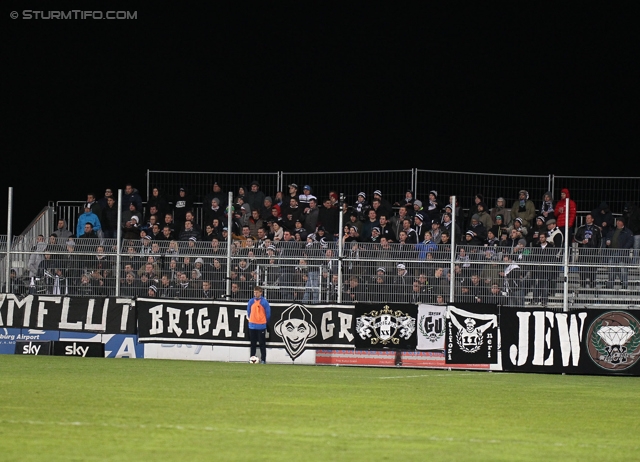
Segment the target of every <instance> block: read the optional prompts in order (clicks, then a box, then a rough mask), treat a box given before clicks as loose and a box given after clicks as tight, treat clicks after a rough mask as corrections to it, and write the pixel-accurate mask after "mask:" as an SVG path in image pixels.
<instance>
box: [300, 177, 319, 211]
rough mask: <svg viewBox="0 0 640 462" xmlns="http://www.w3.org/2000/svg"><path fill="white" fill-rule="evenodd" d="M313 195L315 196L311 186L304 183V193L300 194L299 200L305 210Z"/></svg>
mask: <svg viewBox="0 0 640 462" xmlns="http://www.w3.org/2000/svg"><path fill="white" fill-rule="evenodd" d="M312 197H315V196H314V195H313V194H311V186H309V185H308V184H306V185H304V186H303V187H302V194H300V195H298V202H299V203H300V207H302V210H303V211H304V209H306V208H307V207H308V206H309V200H311V198H312Z"/></svg>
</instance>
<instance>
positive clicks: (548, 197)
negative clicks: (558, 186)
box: [540, 191, 555, 222]
mask: <svg viewBox="0 0 640 462" xmlns="http://www.w3.org/2000/svg"><path fill="white" fill-rule="evenodd" d="M540 215H542V216H543V217H544V221H545V222H546V221H547V220H548V219H549V218H553V217H555V213H554V205H553V194H552V193H551V191H547V192H546V193H544V194H543V195H542V203H541V204H540Z"/></svg>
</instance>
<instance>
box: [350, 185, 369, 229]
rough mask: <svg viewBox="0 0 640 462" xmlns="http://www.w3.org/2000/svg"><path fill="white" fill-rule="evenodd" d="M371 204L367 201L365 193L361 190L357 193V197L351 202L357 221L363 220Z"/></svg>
mask: <svg viewBox="0 0 640 462" xmlns="http://www.w3.org/2000/svg"><path fill="white" fill-rule="evenodd" d="M370 208H371V206H370V205H369V202H367V195H366V194H365V193H363V192H360V193H358V198H357V199H356V202H355V203H354V204H353V211H354V213H355V214H356V216H357V217H358V221H360V222H364V221H365V220H366V217H367V213H368V212H369V209H370Z"/></svg>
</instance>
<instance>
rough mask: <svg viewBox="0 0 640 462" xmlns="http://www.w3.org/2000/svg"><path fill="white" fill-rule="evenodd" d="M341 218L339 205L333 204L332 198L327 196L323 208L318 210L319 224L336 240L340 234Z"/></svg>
mask: <svg viewBox="0 0 640 462" xmlns="http://www.w3.org/2000/svg"><path fill="white" fill-rule="evenodd" d="M339 220H340V210H339V209H338V207H336V206H333V205H332V203H331V198H329V197H327V198H326V199H325V200H324V201H323V202H322V208H321V209H320V210H319V211H318V224H319V225H322V226H323V227H324V229H325V231H326V232H327V234H328V235H329V236H330V237H331V240H333V241H335V240H336V239H337V238H338V235H339V231H340V230H339V229H338V227H339Z"/></svg>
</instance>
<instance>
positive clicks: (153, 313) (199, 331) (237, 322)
mask: <svg viewBox="0 0 640 462" xmlns="http://www.w3.org/2000/svg"><path fill="white" fill-rule="evenodd" d="M158 302H160V303H158ZM136 307H137V311H138V331H139V333H138V338H139V341H140V342H156V343H200V344H216V345H228V346H243V345H246V346H248V345H249V332H248V330H249V328H248V323H247V304H246V303H241V302H210V301H205V300H203V301H199V300H175V301H173V300H158V299H149V298H142V299H137V300H136ZM353 316H354V307H353V305H302V304H299V303H293V304H286V303H272V304H271V319H270V321H269V323H268V325H267V346H269V347H272V348H286V349H287V351H288V353H289V355H290V356H291V358H292V359H294V360H295V358H297V357H298V356H300V354H302V352H303V351H304V350H305V349H307V348H310V349H318V348H353V339H354V332H353Z"/></svg>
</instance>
